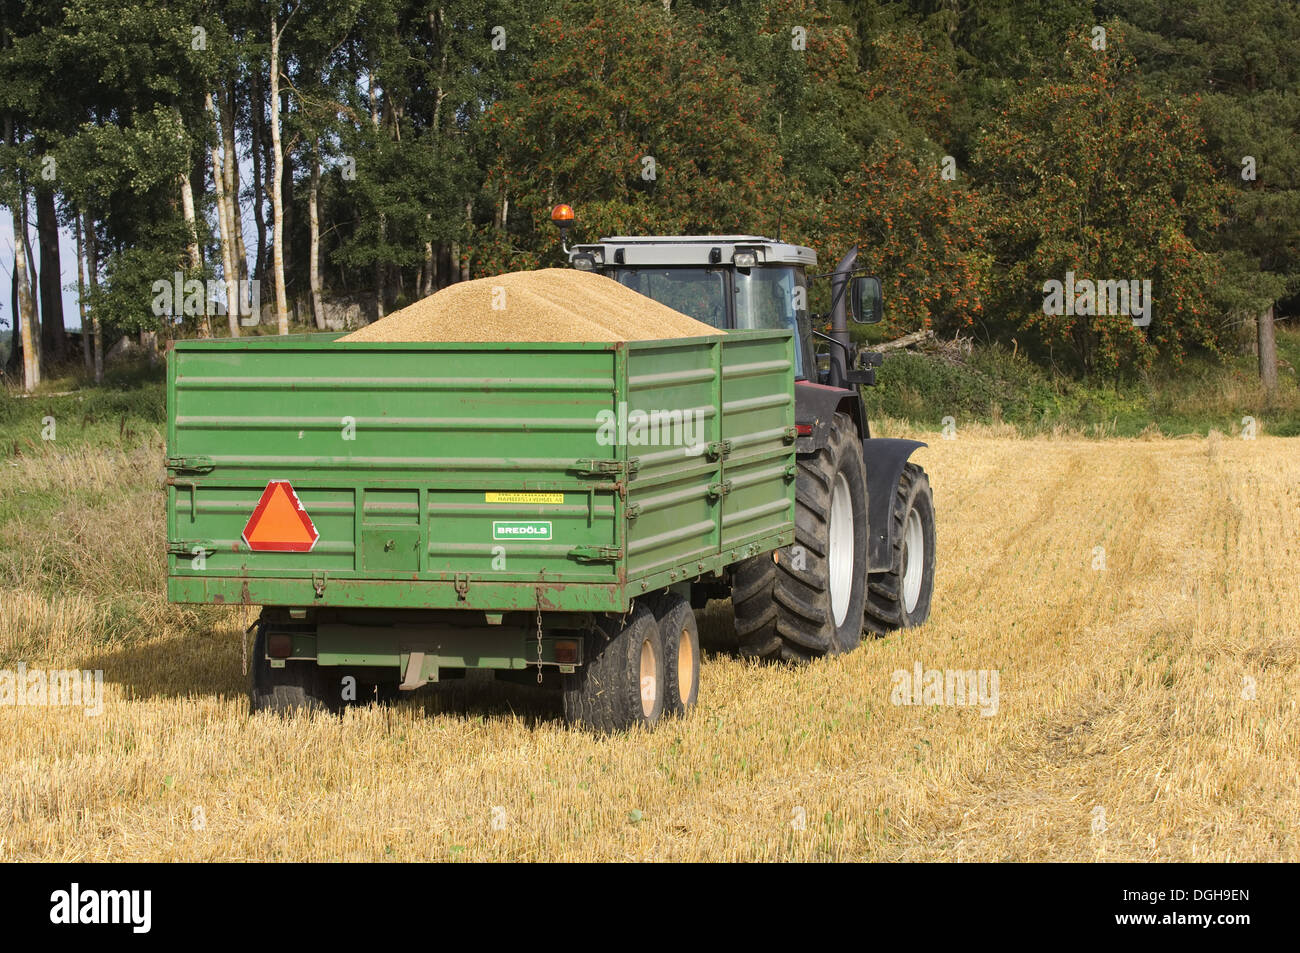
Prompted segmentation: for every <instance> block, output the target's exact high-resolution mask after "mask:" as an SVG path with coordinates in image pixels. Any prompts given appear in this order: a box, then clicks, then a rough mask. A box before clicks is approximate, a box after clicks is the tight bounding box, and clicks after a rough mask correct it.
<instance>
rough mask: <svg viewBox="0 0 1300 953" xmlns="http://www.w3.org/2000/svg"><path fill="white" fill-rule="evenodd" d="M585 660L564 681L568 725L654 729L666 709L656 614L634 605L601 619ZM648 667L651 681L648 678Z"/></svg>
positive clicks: (610, 729)
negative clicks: (647, 682) (625, 622)
mask: <svg viewBox="0 0 1300 953" xmlns="http://www.w3.org/2000/svg"><path fill="white" fill-rule="evenodd" d="M586 656H587V658H586V660H585V664H583V665H580V666H579V667H578V670H577V671H576V672H574V673H572V674H566V675H565V676H564V679H563V695H564V716H565V718H566V719H568V721H569V723H570V724H575V725H581V726H582V727H585V728H590V729H593V730H595V731H604V732H613V731H622V730H624V729H626V728H632V727H634V726H636V725H643V726H645V727H647V728H648V727H650V726H652V725H654V724H655V723H656V722H657V721H658V720H659V718H660V717H661V716H662V715H663V712H664V688H665V681H666V680H665V678H664V640H663V637H662V636H661V635H660V633H659V626H658V624H657V623H656V622H655V617H654V614H653V613H652V612H651V611H650V609H649V608H648V607H646V606H644V605H641V604H640V603H638V604H636V605H635V606H634V607H633V609H632V612H631V613H630V614H629V615H628V617H627V624H626V625H624V624H623V617H622V616H615V617H613V618H605V619H601V620H600V621H599V622H598V623H597V624H596V628H595V630H594V631H593V632H592V634H591V635H590V636H589V637H588V638H587V650H586ZM647 664H648V666H649V677H650V679H651V681H650V683H649V684H648V685H647V684H646V683H645V681H644V679H645V677H646V673H647Z"/></svg>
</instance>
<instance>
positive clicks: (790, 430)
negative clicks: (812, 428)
mask: <svg viewBox="0 0 1300 953" xmlns="http://www.w3.org/2000/svg"><path fill="white" fill-rule="evenodd" d="M781 436H782V439H784V440H785V442H786V443H794V442H795V440H796V439H798V437H799V428H798V427H786V428H785V432H784V433H783V434H782V435H781Z"/></svg>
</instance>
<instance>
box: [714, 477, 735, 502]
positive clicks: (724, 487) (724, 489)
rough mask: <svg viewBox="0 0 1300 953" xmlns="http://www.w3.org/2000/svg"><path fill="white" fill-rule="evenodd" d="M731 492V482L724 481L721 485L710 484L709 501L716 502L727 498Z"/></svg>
mask: <svg viewBox="0 0 1300 953" xmlns="http://www.w3.org/2000/svg"><path fill="white" fill-rule="evenodd" d="M730 492H731V481H730V480H723V481H722V482H720V483H710V484H709V499H711V500H716V499H717V498H718V497H720V496H726V495H727V494H728V493H730Z"/></svg>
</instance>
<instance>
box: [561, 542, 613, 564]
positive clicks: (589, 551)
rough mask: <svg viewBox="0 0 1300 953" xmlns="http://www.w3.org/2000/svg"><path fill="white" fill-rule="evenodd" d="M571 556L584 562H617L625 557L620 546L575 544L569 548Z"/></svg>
mask: <svg viewBox="0 0 1300 953" xmlns="http://www.w3.org/2000/svg"><path fill="white" fill-rule="evenodd" d="M569 558H570V559H576V560H578V562H583V563H602V562H617V561H618V560H620V559H622V558H623V550H622V548H621V547H618V546H575V547H574V548H573V549H571V550H569Z"/></svg>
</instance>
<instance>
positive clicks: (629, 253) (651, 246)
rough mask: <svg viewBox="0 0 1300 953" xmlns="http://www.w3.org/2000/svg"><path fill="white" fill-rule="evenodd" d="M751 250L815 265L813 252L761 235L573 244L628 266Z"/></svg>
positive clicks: (724, 259)
mask: <svg viewBox="0 0 1300 953" xmlns="http://www.w3.org/2000/svg"><path fill="white" fill-rule="evenodd" d="M737 250H739V251H746V252H754V254H755V255H756V256H757V258H758V263H759V265H760V266H761V265H778V264H781V265H816V264H817V253H816V252H815V251H813V250H812V249H811V248H805V247H804V246H802V245H790V244H787V243H785V242H779V241H776V240H775V239H772V238H764V237H763V236H762V235H613V236H609V237H606V238H601V239H600V241H598V242H590V243H586V244H582V245H578V246H575V247H574V249H573V251H574V252H595V251H599V252H600V253H601V259H602V262H603V264H604V265H605V266H606V267H608V266H610V265H614V266H618V265H625V266H628V267H633V268H635V267H649V268H654V267H672V266H692V265H730V264H731V260H732V258H733V256H734V255H735V253H736V251H737Z"/></svg>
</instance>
